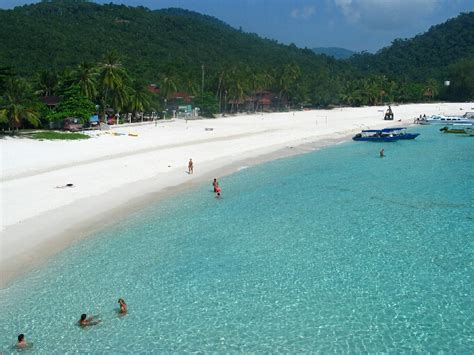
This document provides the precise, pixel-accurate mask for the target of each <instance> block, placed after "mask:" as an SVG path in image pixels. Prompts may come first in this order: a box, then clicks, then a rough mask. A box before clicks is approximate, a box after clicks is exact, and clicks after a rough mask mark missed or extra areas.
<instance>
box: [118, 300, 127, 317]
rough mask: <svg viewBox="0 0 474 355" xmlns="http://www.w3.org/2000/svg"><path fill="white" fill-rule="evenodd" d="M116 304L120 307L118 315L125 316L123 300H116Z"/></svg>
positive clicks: (125, 309)
mask: <svg viewBox="0 0 474 355" xmlns="http://www.w3.org/2000/svg"><path fill="white" fill-rule="evenodd" d="M118 304H119V305H120V311H119V313H120V315H125V314H127V311H128V310H127V304H126V303H125V301H124V299H123V298H119V300H118Z"/></svg>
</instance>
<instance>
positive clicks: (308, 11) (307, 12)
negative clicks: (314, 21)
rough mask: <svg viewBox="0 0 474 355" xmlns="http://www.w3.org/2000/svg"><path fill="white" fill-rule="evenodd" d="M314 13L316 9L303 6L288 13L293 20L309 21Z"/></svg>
mask: <svg viewBox="0 0 474 355" xmlns="http://www.w3.org/2000/svg"><path fill="white" fill-rule="evenodd" d="M315 13H316V8H315V7H314V6H304V7H302V8H294V9H293V10H291V12H290V16H291V17H293V18H295V19H300V18H301V19H304V20H306V19H309V18H310V17H312V16H313V15H314V14H315Z"/></svg>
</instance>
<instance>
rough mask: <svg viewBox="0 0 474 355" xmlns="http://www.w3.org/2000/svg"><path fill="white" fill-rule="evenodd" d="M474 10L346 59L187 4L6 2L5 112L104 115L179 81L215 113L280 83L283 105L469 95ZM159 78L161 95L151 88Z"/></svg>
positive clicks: (137, 109)
mask: <svg viewBox="0 0 474 355" xmlns="http://www.w3.org/2000/svg"><path fill="white" fill-rule="evenodd" d="M473 19H474V13H469V14H462V15H460V16H459V17H458V18H455V19H452V20H450V21H448V22H446V23H445V24H442V25H438V26H434V27H433V28H431V29H430V30H429V31H428V32H427V33H425V34H423V35H419V36H416V37H415V38H413V39H412V40H397V41H395V42H394V43H393V44H392V46H390V47H388V48H385V49H382V50H381V51H380V52H379V53H377V54H375V55H371V54H367V53H363V54H359V55H356V56H354V57H352V58H351V59H349V60H344V61H342V60H335V59H334V58H330V57H327V56H325V55H317V54H315V53H314V52H313V51H311V50H310V49H307V48H305V49H300V48H297V47H296V46H295V45H289V46H286V45H282V44H279V43H277V42H276V41H272V40H268V39H262V38H260V37H258V36H257V35H255V34H251V33H243V32H242V31H239V30H236V29H233V28H232V27H230V26H228V25H226V24H225V23H223V22H221V21H219V20H217V19H215V18H212V17H209V16H204V15H200V14H197V13H194V12H190V11H186V10H180V9H168V10H159V11H151V10H149V9H146V8H144V7H127V6H123V5H113V4H109V5H97V4H94V3H90V2H88V1H85V0H49V1H43V2H42V3H39V4H35V5H25V6H22V7H17V8H15V9H14V10H0V23H2V26H0V38H2V49H1V50H0V97H1V99H0V121H2V122H4V124H5V122H9V125H10V127H11V128H18V127H20V126H21V125H25V124H26V125H37V124H40V123H43V125H44V124H46V123H47V122H48V121H54V120H60V119H62V118H64V117H68V116H71V115H72V116H75V117H80V118H83V119H85V118H87V116H88V115H89V114H90V113H91V112H94V111H95V110H96V108H97V107H98V109H99V111H100V113H101V115H102V116H103V115H105V113H106V111H113V112H119V113H124V112H128V113H131V114H132V115H134V116H136V115H138V114H140V113H142V112H149V111H158V112H161V110H162V109H163V102H164V99H167V98H169V97H171V96H172V95H173V94H174V93H175V92H177V91H182V92H186V93H189V94H190V95H192V96H195V104H196V105H199V106H200V107H203V108H204V111H207V113H217V112H223V111H224V110H225V111H226V112H229V111H230V112H235V111H237V110H239V109H242V106H241V105H240V106H239V103H241V102H243V101H245V99H246V98H248V97H252V95H254V94H255V93H256V92H261V91H269V92H271V93H273V94H274V96H275V97H276V98H277V101H278V104H279V105H278V106H279V107H278V108H279V109H282V110H284V109H288V108H295V107H302V106H306V107H307V106H309V107H327V106H331V105H355V106H358V105H378V104H384V103H387V102H419V101H427V100H434V99H449V100H469V99H472V98H473V97H474V88H473V84H472V83H473V82H474V59H473V58H474V53H473V51H474V43H473V41H474V34H473V28H474V24H473ZM203 78H204V80H203ZM443 80H450V81H451V86H449V87H447V88H446V87H443V86H442V83H443ZM151 83H154V84H157V85H158V87H159V88H160V94H159V95H152V94H150V93H149V92H148V90H147V88H146V87H147V84H151ZM45 96H46V97H48V96H59V97H60V98H61V104H60V105H58V106H57V107H56V108H55V109H54V110H49V109H47V108H46V106H45V105H44V104H42V103H41V102H40V100H39V98H40V97H45ZM253 109H254V110H258V105H256V106H254V107H253Z"/></svg>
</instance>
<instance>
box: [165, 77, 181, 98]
mask: <svg viewBox="0 0 474 355" xmlns="http://www.w3.org/2000/svg"><path fill="white" fill-rule="evenodd" d="M162 83H163V84H162V86H161V92H162V94H163V98H164V99H168V98H169V97H170V96H171V94H173V93H175V92H176V91H177V90H178V89H177V86H176V78H175V77H173V76H170V75H168V76H165V77H164V78H163V81H162Z"/></svg>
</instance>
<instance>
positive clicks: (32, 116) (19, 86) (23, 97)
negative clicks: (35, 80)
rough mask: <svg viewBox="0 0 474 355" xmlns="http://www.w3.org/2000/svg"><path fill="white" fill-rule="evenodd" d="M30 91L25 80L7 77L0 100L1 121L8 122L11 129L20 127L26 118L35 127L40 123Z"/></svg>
mask: <svg viewBox="0 0 474 355" xmlns="http://www.w3.org/2000/svg"><path fill="white" fill-rule="evenodd" d="M29 93H30V90H29V87H28V86H27V85H26V83H25V82H23V81H21V80H19V79H17V78H8V79H7V81H6V83H5V92H4V95H3V97H2V100H1V102H0V121H3V122H7V123H8V126H9V128H10V129H13V130H15V128H16V129H19V128H20V127H21V126H22V123H23V121H24V120H25V121H27V122H29V123H30V124H31V125H33V126H35V127H37V126H38V125H39V124H40V120H39V115H38V112H37V111H36V110H35V109H34V105H33V103H32V100H31V96H30V95H29Z"/></svg>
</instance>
